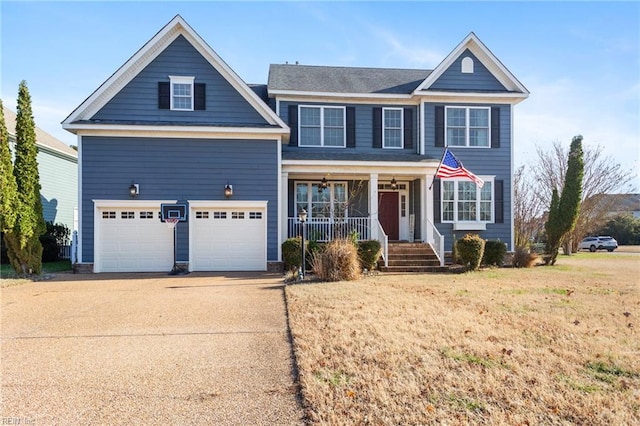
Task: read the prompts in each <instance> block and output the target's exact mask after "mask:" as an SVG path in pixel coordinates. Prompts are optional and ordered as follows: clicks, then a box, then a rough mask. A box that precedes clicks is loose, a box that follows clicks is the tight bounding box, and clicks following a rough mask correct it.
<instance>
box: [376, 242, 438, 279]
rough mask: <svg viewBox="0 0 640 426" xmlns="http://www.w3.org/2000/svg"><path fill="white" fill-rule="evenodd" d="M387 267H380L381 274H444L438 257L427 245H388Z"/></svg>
mask: <svg viewBox="0 0 640 426" xmlns="http://www.w3.org/2000/svg"><path fill="white" fill-rule="evenodd" d="M388 254H389V261H388V266H383V265H381V266H380V270H381V271H382V272H444V271H446V270H447V268H446V267H441V266H440V261H439V260H438V256H436V254H435V253H434V252H433V250H432V249H431V247H430V246H429V245H428V244H422V243H389V253H388Z"/></svg>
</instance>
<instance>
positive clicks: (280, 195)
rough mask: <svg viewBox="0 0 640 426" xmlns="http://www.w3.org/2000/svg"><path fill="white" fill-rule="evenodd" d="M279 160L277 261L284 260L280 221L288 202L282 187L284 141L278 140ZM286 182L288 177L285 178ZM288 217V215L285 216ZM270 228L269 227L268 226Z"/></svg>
mask: <svg viewBox="0 0 640 426" xmlns="http://www.w3.org/2000/svg"><path fill="white" fill-rule="evenodd" d="M277 159H278V168H277V171H276V173H277V176H278V178H277V179H278V183H277V185H278V189H277V190H276V191H277V194H278V195H277V196H278V205H277V208H278V216H277V218H278V220H276V227H277V231H276V232H277V234H276V235H277V241H278V254H277V259H276V260H277V261H280V260H282V243H283V242H284V240H283V239H282V229H283V227H282V220H279V219H280V218H282V216H283V214H282V212H283V207H284V205H283V202H286V196H287V194H286V187H285V188H283V187H282V139H281V138H280V139H278V153H277ZM285 182H286V177H285ZM283 189H284V191H285V193H284V195H283ZM283 198H285V200H284V201H283ZM285 216H286V215H285ZM267 227H268V225H267Z"/></svg>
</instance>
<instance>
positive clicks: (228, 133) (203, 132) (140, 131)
mask: <svg viewBox="0 0 640 426" xmlns="http://www.w3.org/2000/svg"><path fill="white" fill-rule="evenodd" d="M66 129H67V130H75V131H74V132H72V133H76V134H78V135H84V136H89V135H90V136H123V137H127V136H141V137H144V136H147V137H174V138H194V139H208V138H212V137H215V138H230V139H274V137H277V136H281V135H287V134H288V133H289V131H288V130H287V131H283V129H280V128H250V127H207V126H138V125H125V124H122V125H110V124H98V125H95V124H72V125H69V126H68V127H67V128H66Z"/></svg>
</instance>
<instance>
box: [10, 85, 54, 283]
mask: <svg viewBox="0 0 640 426" xmlns="http://www.w3.org/2000/svg"><path fill="white" fill-rule="evenodd" d="M37 155H38V149H37V147H36V126H35V123H34V120H33V112H32V109H31V95H30V94H29V89H28V88H27V83H26V82H25V81H24V80H23V81H22V82H21V83H20V87H19V91H18V108H17V112H16V158H15V163H14V167H13V173H14V175H15V178H16V185H17V190H18V196H17V200H18V202H17V208H16V222H15V225H14V226H13V228H12V229H11V230H10V231H9V232H7V233H6V234H5V242H6V243H7V250H8V255H9V260H10V261H11V265H12V266H13V268H14V269H15V270H16V272H17V273H18V274H23V275H24V274H31V273H33V274H39V273H40V271H41V270H42V244H40V236H41V235H42V234H44V233H45V232H46V224H45V222H44V217H43V214H42V201H41V199H40V175H39V173H38V161H37V158H36V157H37Z"/></svg>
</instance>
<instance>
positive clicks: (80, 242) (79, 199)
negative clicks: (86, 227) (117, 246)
mask: <svg viewBox="0 0 640 426" xmlns="http://www.w3.org/2000/svg"><path fill="white" fill-rule="evenodd" d="M76 139H77V140H78V188H77V190H78V193H77V195H78V198H77V201H78V246H77V248H76V250H77V252H78V255H77V258H76V261H77V262H78V263H82V210H83V208H82V207H83V203H82V202H83V201H84V199H83V198H82V136H81V135H78V136H76ZM94 259H95V257H94Z"/></svg>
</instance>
